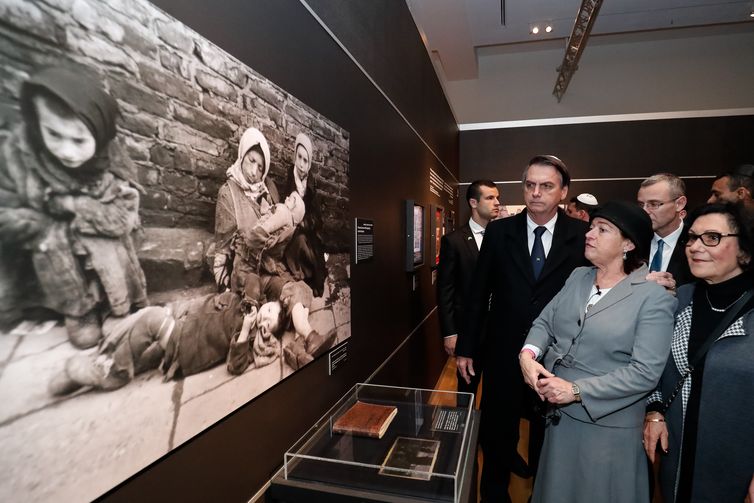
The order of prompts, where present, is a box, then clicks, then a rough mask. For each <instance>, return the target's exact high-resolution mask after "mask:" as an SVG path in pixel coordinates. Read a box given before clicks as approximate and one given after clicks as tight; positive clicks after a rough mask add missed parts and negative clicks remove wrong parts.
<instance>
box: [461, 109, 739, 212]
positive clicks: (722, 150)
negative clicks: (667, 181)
mask: <svg viewBox="0 0 754 503" xmlns="http://www.w3.org/2000/svg"><path fill="white" fill-rule="evenodd" d="M752 133H754V116H750V115H749V116H739V117H712V118H696V119H667V120H651V121H633V122H610V123H597V124H573V125H562V126H542V127H528V128H513V129H490V130H480V131H463V132H462V133H461V147H460V156H461V161H460V163H461V180H462V181H464V182H469V181H471V180H474V179H475V178H491V179H492V180H518V179H520V176H521V172H522V171H523V168H524V167H525V166H526V163H527V161H528V160H529V159H530V158H531V157H532V156H534V155H535V154H538V153H549V154H555V155H557V156H558V157H560V158H561V159H563V160H564V161H565V162H566V164H567V165H568V167H569V169H570V170H571V175H572V176H573V178H625V177H639V178H642V179H643V178H645V177H647V176H649V175H651V174H654V173H658V172H661V171H669V172H671V173H675V174H677V175H681V176H700V175H716V174H718V173H720V172H722V171H724V170H725V169H729V168H731V167H733V166H734V165H736V164H738V163H742V162H749V163H751V162H754V142H752V141H751V137H752ZM686 182H687V186H688V194H689V204H690V206H695V205H697V204H701V203H703V202H704V201H705V200H706V198H707V196H708V195H709V194H708V193H709V187H710V185H711V179H702V180H693V179H692V180H687V181H686ZM639 183H640V180H636V181H620V182H618V181H596V182H593V181H585V182H576V183H574V184H573V185H572V187H571V190H570V196H572V195H574V194H579V193H581V192H591V193H593V194H594V195H596V196H597V198H598V199H600V200H609V199H628V200H633V199H635V197H636V191H637V189H638V186H639ZM501 190H502V193H503V197H504V203H505V204H523V197H522V195H521V188H520V185H507V184H506V185H502V186H501ZM462 192H464V193H465V191H464V190H462Z"/></svg>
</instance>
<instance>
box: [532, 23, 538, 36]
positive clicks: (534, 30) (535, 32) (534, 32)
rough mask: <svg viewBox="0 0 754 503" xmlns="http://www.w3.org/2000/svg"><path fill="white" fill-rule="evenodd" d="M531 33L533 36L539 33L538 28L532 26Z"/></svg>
mask: <svg viewBox="0 0 754 503" xmlns="http://www.w3.org/2000/svg"><path fill="white" fill-rule="evenodd" d="M531 32H532V33H533V34H535V35H536V34H537V33H539V26H536V25H535V26H532V28H531Z"/></svg>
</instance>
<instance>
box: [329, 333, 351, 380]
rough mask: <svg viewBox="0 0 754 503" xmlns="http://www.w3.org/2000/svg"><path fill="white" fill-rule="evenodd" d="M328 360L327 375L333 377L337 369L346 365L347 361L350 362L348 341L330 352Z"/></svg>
mask: <svg viewBox="0 0 754 503" xmlns="http://www.w3.org/2000/svg"><path fill="white" fill-rule="evenodd" d="M327 359H328V366H327V368H328V370H327V375H333V372H335V369H337V368H338V367H339V366H341V365H343V364H344V363H346V361H347V360H348V341H346V342H344V343H343V344H341V345H340V346H338V347H337V348H335V349H333V350H332V351H330V353H329V354H328V355H327Z"/></svg>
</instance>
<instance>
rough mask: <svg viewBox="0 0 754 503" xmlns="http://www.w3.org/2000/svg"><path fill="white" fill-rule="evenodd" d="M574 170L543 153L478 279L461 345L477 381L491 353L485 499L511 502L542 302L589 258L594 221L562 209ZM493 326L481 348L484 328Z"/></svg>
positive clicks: (486, 249) (533, 449) (537, 430)
mask: <svg viewBox="0 0 754 503" xmlns="http://www.w3.org/2000/svg"><path fill="white" fill-rule="evenodd" d="M569 182H570V175H569V174H568V169H567V168H566V166H565V164H564V163H563V162H562V161H561V160H560V159H558V158H557V157H554V156H550V155H540V156H536V157H534V158H533V159H532V160H531V161H529V165H528V166H527V168H526V170H524V174H523V190H524V201H525V203H526V211H525V212H522V213H520V214H519V215H516V216H515V217H512V218H506V219H503V220H495V221H493V222H490V224H489V225H488V226H487V229H486V231H485V238H484V241H483V243H482V248H481V250H480V251H479V258H478V259H477V266H476V268H475V270H474V276H473V279H472V282H471V287H470V288H471V290H470V292H471V293H470V301H469V305H468V321H467V328H466V330H465V331H461V333H460V334H459V338H458V343H457V345H456V355H457V366H458V370H459V372H460V374H461V376H462V377H463V378H464V380H466V381H467V382H470V379H471V376H473V375H475V374H477V372H476V369H475V367H474V364H475V362H474V356H475V355H477V354H484V355H485V357H484V359H485V361H484V392H483V393H482V410H483V413H482V423H481V434H480V435H481V439H480V441H481V445H482V452H483V453H484V465H483V468H482V482H481V490H482V501H485V502H489V503H491V502H495V503H499V502H505V501H510V497H509V495H508V482H509V480H510V472H511V467H512V464H513V463H514V462H515V460H516V458H517V456H518V454H517V451H516V446H517V444H518V428H519V420H520V417H521V416H522V413H524V412H525V411H526V409H527V407H525V404H526V403H527V400H529V399H530V395H529V393H532V392H531V391H530V390H529V389H528V388H527V387H526V385H525V384H524V381H523V378H522V376H521V372H520V371H519V366H518V354H519V352H520V351H521V348H522V346H523V344H524V340H525V338H526V334H527V332H528V331H529V328H530V327H531V324H532V322H533V321H534V319H535V318H536V317H537V316H538V315H539V313H540V311H541V310H542V308H544V307H545V305H546V304H547V303H548V302H549V301H550V300H551V299H552V298H553V297H554V296H555V294H556V293H557V292H558V291H559V290H560V289H561V287H562V286H563V284H564V283H565V280H566V278H568V276H569V275H570V274H571V272H572V271H573V270H574V269H575V268H576V267H578V266H581V265H587V264H588V262H587V261H586V259H585V258H584V236H585V234H586V232H587V228H588V225H587V224H586V223H585V222H582V221H580V220H576V219H573V218H569V217H568V216H567V215H566V214H565V212H564V211H563V210H561V209H559V208H558V204H559V203H560V202H561V201H563V200H565V198H566V196H567V195H568V185H569ZM490 295H492V305H491V307H490V312H489V324H490V326H491V327H494V328H492V329H490V330H489V331H488V333H487V338H486V340H485V341H484V345H483V348H482V350H481V351H480V347H482V326H483V323H484V320H485V318H486V317H487V307H488V303H489V299H490ZM531 418H532V421H531V432H530V435H531V436H530V440H529V447H530V449H529V463H530V467H531V468H532V469H535V468H536V463H537V459H538V456H539V450H540V448H541V438H542V431H543V429H544V424H543V423H544V422H543V420H541V419H539V420H538V419H536V418H535V416H534V415H532V416H531Z"/></svg>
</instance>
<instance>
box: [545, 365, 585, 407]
mask: <svg viewBox="0 0 754 503" xmlns="http://www.w3.org/2000/svg"><path fill="white" fill-rule="evenodd" d="M548 374H549V375H548V376H545V377H543V378H542V379H539V380H538V381H537V388H536V390H537V393H539V396H541V397H544V398H545V399H546V400H547V401H548V402H550V403H554V404H558V405H565V404H567V403H571V402H575V401H576V397H575V396H574V394H573V383H572V382H569V381H566V380H565V379H561V378H560V377H555V376H554V375H553V374H550V373H549V372H548Z"/></svg>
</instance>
